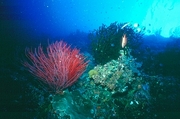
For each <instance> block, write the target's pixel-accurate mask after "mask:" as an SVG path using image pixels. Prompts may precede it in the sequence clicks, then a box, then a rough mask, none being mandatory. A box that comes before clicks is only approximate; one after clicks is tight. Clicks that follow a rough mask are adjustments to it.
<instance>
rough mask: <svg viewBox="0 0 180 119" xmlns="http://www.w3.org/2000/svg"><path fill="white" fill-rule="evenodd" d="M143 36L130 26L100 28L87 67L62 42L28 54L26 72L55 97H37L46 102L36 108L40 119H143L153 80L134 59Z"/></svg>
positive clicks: (149, 103)
mask: <svg viewBox="0 0 180 119" xmlns="http://www.w3.org/2000/svg"><path fill="white" fill-rule="evenodd" d="M142 36H143V33H142V32H136V31H135V29H134V28H133V26H132V25H130V24H127V25H126V24H117V23H112V24H111V25H110V26H108V27H106V26H105V25H102V26H101V27H100V28H99V29H98V30H96V31H95V32H93V33H90V34H89V39H90V40H91V46H92V47H91V48H92V56H93V57H92V56H91V55H89V54H87V53H86V54H85V55H86V56H88V58H89V59H88V60H89V61H87V60H86V57H85V56H83V55H82V54H80V52H79V50H78V49H71V48H70V46H68V45H67V44H66V43H64V42H63V41H60V42H55V43H53V44H51V45H49V46H48V47H47V51H46V52H44V51H43V49H42V47H41V46H39V47H38V49H37V50H35V51H34V52H32V51H31V50H26V56H27V57H28V59H29V62H25V63H24V66H26V67H28V68H29V71H30V72H31V73H33V74H34V75H35V76H36V77H38V78H39V79H40V80H41V81H42V82H43V83H44V84H47V87H49V88H50V89H51V91H53V92H55V93H50V95H49V96H45V93H46V92H41V93H40V95H39V94H35V95H38V96H39V97H44V98H43V100H41V101H40V102H41V103H40V104H39V108H40V110H41V112H42V113H43V114H44V115H40V116H39V117H44V118H45V117H48V118H52V119H56V118H58V119H62V118H68V119H77V118H81V119H105V118H106V119H107V118H108V119H111V118H115V119H120V118H134V117H137V118H143V117H144V116H145V114H146V113H148V111H149V110H150V105H151V96H150V92H149V90H150V84H149V82H148V80H150V79H153V78H157V77H151V76H147V75H145V74H143V73H142V72H141V71H140V70H139V68H140V67H141V65H142V63H138V62H137V61H136V58H134V57H133V56H132V52H133V51H135V49H136V48H137V47H138V46H140V44H141V38H142ZM112 44H113V45H112ZM133 54H134V53H133ZM93 59H95V62H93V61H94V60H93ZM87 64H89V65H88V67H87ZM94 65H95V66H94ZM86 67H87V69H86ZM85 69H86V71H85ZM83 73H84V74H83ZM82 74H83V75H82ZM81 75H82V76H81ZM80 76H81V77H80ZM78 79H79V80H78ZM75 82H76V83H75ZM62 91H64V93H62ZM45 97H46V98H45ZM45 102H46V103H45Z"/></svg>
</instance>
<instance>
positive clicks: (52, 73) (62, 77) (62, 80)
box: [23, 41, 88, 93]
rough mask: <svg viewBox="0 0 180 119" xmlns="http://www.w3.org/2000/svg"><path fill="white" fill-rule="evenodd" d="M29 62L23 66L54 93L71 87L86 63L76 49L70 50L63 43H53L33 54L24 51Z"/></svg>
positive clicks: (39, 48) (29, 51)
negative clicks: (45, 49) (44, 49)
mask: <svg viewBox="0 0 180 119" xmlns="http://www.w3.org/2000/svg"><path fill="white" fill-rule="evenodd" d="M26 56H27V57H28V59H29V61H30V62H28V61H25V62H24V63H23V64H24V66H26V67H28V68H29V71H30V72H31V73H32V74H34V75H35V76H37V77H38V78H39V79H40V80H41V81H42V82H44V83H46V84H48V85H49V87H50V88H51V89H52V90H53V91H55V92H56V93H58V92H61V91H63V89H65V88H67V87H69V86H71V85H72V84H73V83H75V82H76V81H77V79H78V78H79V77H80V76H81V75H82V73H83V72H84V71H85V68H86V66H87V63H88V61H85V60H86V59H85V57H84V56H83V55H82V54H80V51H79V50H78V49H76V48H74V49H71V48H70V46H68V45H67V44H66V43H65V42H63V41H60V42H57V41H56V42H55V43H53V44H50V45H49V46H48V47H47V52H44V51H43V48H42V47H41V46H39V47H38V49H37V50H36V49H35V51H34V52H33V51H32V50H29V49H27V50H26Z"/></svg>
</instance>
